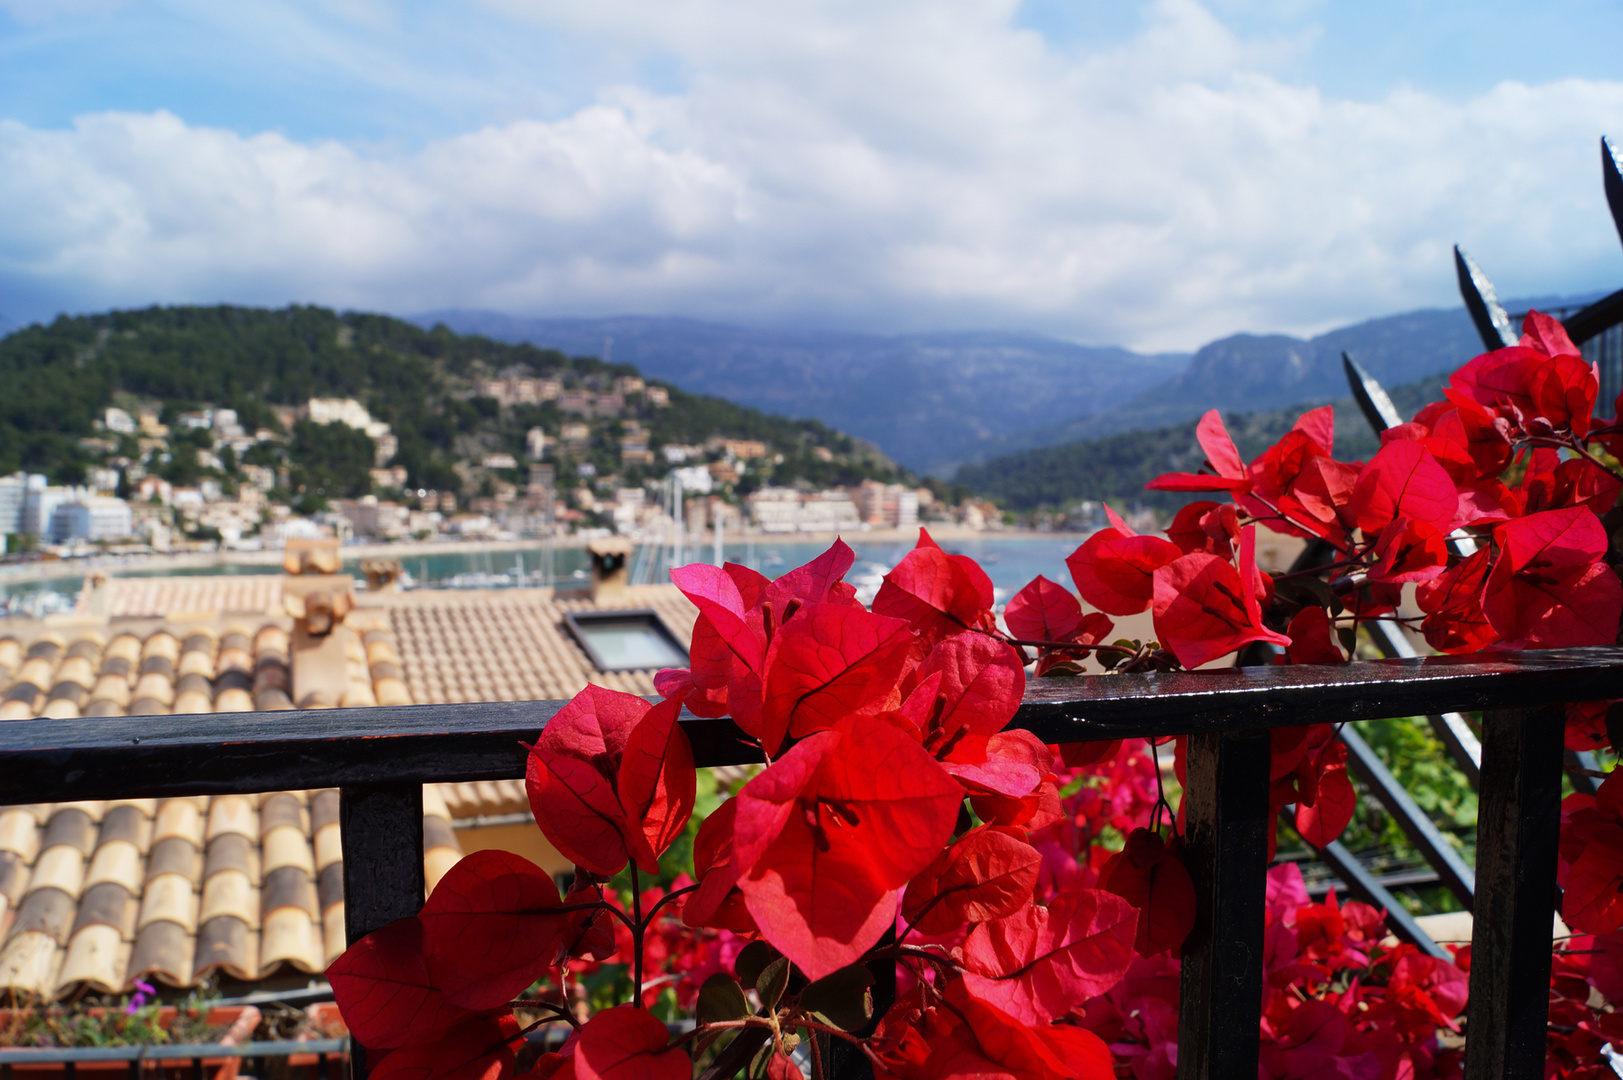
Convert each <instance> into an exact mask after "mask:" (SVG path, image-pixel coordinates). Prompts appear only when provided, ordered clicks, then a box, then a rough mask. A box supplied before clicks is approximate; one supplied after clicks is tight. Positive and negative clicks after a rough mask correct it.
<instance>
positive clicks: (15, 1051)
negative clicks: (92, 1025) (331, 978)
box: [0, 1039, 349, 1065]
mask: <svg viewBox="0 0 1623 1080" xmlns="http://www.w3.org/2000/svg"><path fill="white" fill-rule="evenodd" d="M348 1049H349V1040H347V1039H307V1040H305V1041H303V1042H296V1041H293V1040H285V1041H279V1042H251V1043H237V1044H236V1045H233V1046H225V1045H222V1044H221V1043H155V1044H151V1045H138V1046H46V1047H4V1048H0V1063H3V1064H6V1065H56V1064H60V1063H62V1062H66V1061H72V1062H76V1063H84V1062H96V1061H155V1062H163V1061H187V1060H190V1059H192V1058H230V1057H237V1058H243V1057H247V1058H254V1057H294V1056H297V1055H300V1054H343V1053H347V1052H348Z"/></svg>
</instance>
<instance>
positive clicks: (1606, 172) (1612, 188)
mask: <svg viewBox="0 0 1623 1080" xmlns="http://www.w3.org/2000/svg"><path fill="white" fill-rule="evenodd" d="M1600 172H1601V180H1602V182H1603V184H1604V185H1605V187H1606V205H1607V207H1609V208H1610V209H1611V211H1612V224H1613V225H1615V226H1617V238H1618V239H1619V240H1623V162H1619V161H1618V159H1617V149H1616V148H1615V147H1613V146H1612V140H1610V139H1608V138H1607V137H1606V136H1604V135H1602V136H1601V137H1600Z"/></svg>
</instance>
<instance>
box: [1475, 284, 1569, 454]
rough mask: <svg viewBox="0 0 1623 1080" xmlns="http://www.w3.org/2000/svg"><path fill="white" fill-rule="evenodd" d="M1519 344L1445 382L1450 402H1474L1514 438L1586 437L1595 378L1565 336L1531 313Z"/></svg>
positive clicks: (1557, 326)
mask: <svg viewBox="0 0 1623 1080" xmlns="http://www.w3.org/2000/svg"><path fill="white" fill-rule="evenodd" d="M1523 330H1524V331H1525V332H1524V333H1523V335H1522V339H1521V341H1520V342H1519V343H1518V344H1516V345H1512V346H1510V347H1509V348H1504V349H1495V350H1494V351H1493V352H1490V353H1484V354H1483V355H1481V356H1479V357H1477V358H1476V359H1475V360H1472V361H1471V362H1470V363H1469V364H1466V365H1465V366H1464V367H1462V368H1460V369H1459V370H1458V371H1456V372H1454V374H1453V375H1452V376H1451V377H1450V378H1449V383H1448V388H1447V389H1446V390H1445V391H1444V393H1445V394H1446V395H1447V396H1448V398H1449V400H1451V401H1459V402H1467V401H1468V402H1473V403H1475V404H1477V405H1480V406H1482V407H1483V408H1485V409H1488V410H1489V411H1490V412H1492V413H1494V414H1495V415H1497V416H1499V417H1501V418H1503V419H1505V420H1507V421H1509V422H1510V424H1511V427H1512V431H1513V433H1514V434H1515V435H1518V436H1519V435H1549V434H1551V433H1552V432H1567V431H1570V432H1571V433H1572V434H1574V435H1576V436H1578V437H1579V438H1582V437H1583V436H1584V435H1586V434H1587V433H1588V431H1589V424H1590V420H1591V417H1592V416H1593V414H1594V409H1595V398H1596V396H1597V394H1598V393H1599V390H1600V378H1599V375H1598V373H1597V372H1596V371H1595V368H1594V367H1593V365H1591V364H1586V363H1585V362H1584V361H1583V358H1582V357H1581V355H1580V354H1579V352H1578V349H1577V347H1576V346H1574V345H1573V344H1572V341H1571V339H1570V338H1568V337H1567V333H1566V330H1565V329H1564V328H1563V327H1562V326H1561V325H1560V324H1559V323H1557V322H1556V321H1555V320H1554V319H1552V318H1550V317H1549V316H1548V315H1545V314H1544V313H1543V312H1538V311H1530V312H1528V313H1527V319H1526V320H1525V321H1524V323H1523Z"/></svg>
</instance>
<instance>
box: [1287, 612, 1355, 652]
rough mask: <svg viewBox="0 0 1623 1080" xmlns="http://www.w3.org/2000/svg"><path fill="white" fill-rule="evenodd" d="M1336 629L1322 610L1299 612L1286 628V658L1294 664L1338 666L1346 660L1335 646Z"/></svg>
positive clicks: (1327, 614)
mask: <svg viewBox="0 0 1623 1080" xmlns="http://www.w3.org/2000/svg"><path fill="white" fill-rule="evenodd" d="M1334 629H1335V627H1334V626H1333V625H1332V624H1331V622H1330V614H1329V612H1327V611H1325V610H1324V609H1323V608H1322V607H1305V608H1303V609H1302V610H1301V611H1298V612H1297V613H1296V615H1295V617H1293V618H1292V619H1291V621H1290V625H1289V626H1287V627H1286V628H1285V634H1286V636H1287V637H1289V638H1290V639H1291V643H1290V644H1289V645H1288V646H1286V648H1285V656H1286V657H1287V658H1288V659H1289V660H1290V662H1291V663H1293V664H1340V663H1344V662H1345V660H1346V657H1344V656H1342V655H1341V649H1340V648H1338V647H1337V646H1336V642H1335V636H1334Z"/></svg>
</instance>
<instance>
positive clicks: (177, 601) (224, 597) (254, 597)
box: [77, 574, 284, 619]
mask: <svg viewBox="0 0 1623 1080" xmlns="http://www.w3.org/2000/svg"><path fill="white" fill-rule="evenodd" d="M283 580H284V578H283V576H282V575H281V574H217V575H209V576H198V577H149V578H138V577H129V578H111V579H109V580H107V581H105V582H102V583H100V584H99V585H98V586H96V587H95V588H90V589H86V590H85V591H84V592H83V593H81V594H80V597H79V603H78V608H77V610H78V611H79V612H80V613H81V614H87V615H106V616H108V617H110V618H114V619H119V618H159V619H162V618H173V617H174V616H175V615H177V614H179V613H180V612H209V613H216V612H222V613H231V612H242V613H250V612H251V613H254V614H260V615H263V614H269V613H271V612H274V611H278V610H280V609H281V606H282V582H283Z"/></svg>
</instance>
